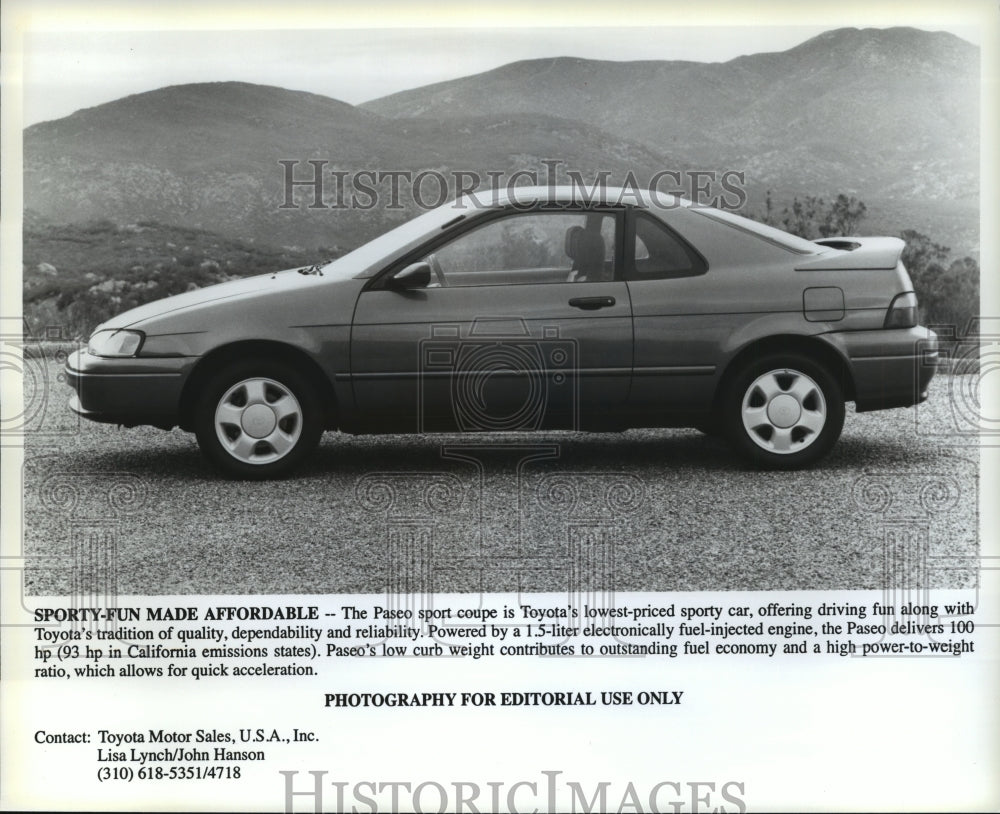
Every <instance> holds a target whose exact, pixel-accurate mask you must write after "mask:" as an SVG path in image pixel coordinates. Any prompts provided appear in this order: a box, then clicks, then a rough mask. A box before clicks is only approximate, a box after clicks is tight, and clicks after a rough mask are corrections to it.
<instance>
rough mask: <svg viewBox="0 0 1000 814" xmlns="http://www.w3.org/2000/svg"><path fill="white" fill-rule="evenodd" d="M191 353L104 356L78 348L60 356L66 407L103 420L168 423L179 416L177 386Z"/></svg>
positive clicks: (131, 424) (181, 383)
mask: <svg viewBox="0 0 1000 814" xmlns="http://www.w3.org/2000/svg"><path fill="white" fill-rule="evenodd" d="M193 362H194V359H191V358H189V357H170V358H156V359H143V358H128V359H105V358H101V357H97V356H92V355H90V354H89V353H87V351H85V350H81V351H77V352H76V353H74V354H72V355H71V356H70V357H69V359H68V360H67V361H66V369H65V373H66V382H67V384H69V386H70V387H71V388H73V390H74V391H75V392H74V395H73V396H72V397H71V398H70V400H69V408H70V409H71V410H72V411H73V412H74V413H76V414H77V415H79V416H82V417H83V418H86V419H89V420H90V421H98V422H102V423H106V424H122V425H124V426H126V427H135V426H139V425H141V424H149V425H152V426H154V427H161V428H163V429H170V428H171V427H174V426H176V425H177V423H178V420H179V405H180V398H181V391H182V390H183V388H184V382H185V381H186V380H187V375H188V372H189V371H190V367H191V365H192V363H193Z"/></svg>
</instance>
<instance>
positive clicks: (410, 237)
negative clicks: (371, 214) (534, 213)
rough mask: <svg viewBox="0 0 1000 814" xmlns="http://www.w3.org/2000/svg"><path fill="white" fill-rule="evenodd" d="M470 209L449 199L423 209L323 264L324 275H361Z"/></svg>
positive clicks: (344, 276)
mask: <svg viewBox="0 0 1000 814" xmlns="http://www.w3.org/2000/svg"><path fill="white" fill-rule="evenodd" d="M470 211H471V207H470V206H469V205H468V203H466V204H464V205H463V204H461V203H460V202H458V201H452V202H450V203H448V204H445V205H444V206H441V207H438V208H437V209H432V210H431V211H430V212H425V213H424V214H423V215H420V216H419V217H416V218H413V219H412V220H408V221H406V222H405V223H401V224H400V225H399V226H397V227H395V228H394V229H390V230H389V231H388V232H385V233H384V234H382V235H379V236H378V237H377V238H375V239H374V240H371V241H369V242H368V243H365V244H364V245H362V246H359V247H358V248H356V249H355V250H354V251H352V252H348V253H347V254H345V255H344V256H343V257H338V258H337V259H336V260H334V261H333V262H332V263H330V264H329V265H327V266H324V267H323V275H324V276H329V275H333V276H336V277H341V278H343V279H346V278H349V277H358V276H361V275H362V274H363V273H364V272H367V271H369V270H371V268H372V266H374V265H381V264H382V261H383V260H386V259H387V258H390V257H391V255H393V254H395V253H396V252H397V251H399V250H401V249H404V248H406V247H407V246H409V245H410V244H411V243H413V242H415V241H417V240H419V239H420V238H422V237H424V236H425V235H427V234H428V233H430V232H433V231H434V229H435V227H438V228H440V227H441V226H443V225H444V224H446V223H447V222H448V221H450V220H454V219H455V218H457V217H460V216H462V215H466V214H468V213H469V212H470Z"/></svg>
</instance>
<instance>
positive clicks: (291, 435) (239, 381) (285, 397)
mask: <svg viewBox="0 0 1000 814" xmlns="http://www.w3.org/2000/svg"><path fill="white" fill-rule="evenodd" d="M320 416H321V410H320V404H319V400H318V398H317V396H316V393H315V390H314V389H313V387H311V386H310V384H309V382H308V381H307V380H306V379H305V378H304V377H303V376H302V375H301V374H300V373H299V372H298V371H297V370H295V369H293V368H290V367H288V366H286V365H283V364H281V363H280V362H277V361H270V360H247V361H245V362H237V363H235V364H232V365H229V366H228V367H226V368H224V369H223V370H221V371H219V373H218V374H217V375H214V376H212V377H211V380H210V383H209V384H208V385H207V386H206V387H205V388H204V389H203V391H202V393H201V396H200V398H199V399H198V403H197V406H196V408H195V435H196V436H197V438H198V445H199V446H200V447H201V449H202V451H203V452H204V453H205V455H206V456H207V457H208V459H209V460H210V461H212V463H213V464H215V465H216V466H217V467H218V468H219V469H221V470H222V471H223V472H225V473H226V474H227V475H230V476H233V477H238V478H248V479H264V478H273V477H277V476H279V475H283V474H285V473H287V472H289V471H290V470H292V469H293V468H294V467H296V466H297V465H298V464H299V463H300V462H301V461H302V459H303V458H304V457H305V456H306V455H308V454H309V453H310V452H311V451H312V450H313V449H314V448H315V446H316V444H317V443H318V442H319V438H320V435H321V434H322V423H321V418H320Z"/></svg>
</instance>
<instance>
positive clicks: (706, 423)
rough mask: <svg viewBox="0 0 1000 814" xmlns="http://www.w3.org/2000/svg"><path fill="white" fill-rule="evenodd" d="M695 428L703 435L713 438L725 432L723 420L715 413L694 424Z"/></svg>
mask: <svg viewBox="0 0 1000 814" xmlns="http://www.w3.org/2000/svg"><path fill="white" fill-rule="evenodd" d="M694 428H695V429H696V430H698V432H700V433H701V434H702V435H708V436H710V437H713V438H714V437H717V436H719V435H722V434H723V431H722V422H721V421H720V420H719V416H717V415H716V414H715V413H711V414H709V415H708V416H707V417H706V418H704V419H702V420H701V421H699V422H698V423H697V424H695V425H694Z"/></svg>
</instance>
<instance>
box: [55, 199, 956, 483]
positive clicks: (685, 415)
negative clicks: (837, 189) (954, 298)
mask: <svg viewBox="0 0 1000 814" xmlns="http://www.w3.org/2000/svg"><path fill="white" fill-rule="evenodd" d="M903 248H904V244H903V242H902V241H901V240H899V239H897V238H892V237H838V238H830V239H824V240H817V241H808V240H804V239H801V238H798V237H795V236H793V235H790V234H787V233H785V232H782V231H780V230H778V229H774V228H771V227H769V226H765V225H763V224H760V223H756V222H754V221H751V220H747V219H745V218H742V217H739V216H737V215H734V214H732V213H729V212H725V211H721V210H717V209H713V208H709V207H705V206H700V205H695V204H692V203H691V202H689V201H687V200H684V199H680V198H673V197H669V196H661V195H655V194H646V193H638V192H636V191H635V190H633V189H612V188H606V189H603V190H587V189H579V188H576V187H546V188H520V189H514V190H509V191H495V192H481V193H475V194H473V195H467V196H463V197H460V198H458V199H456V200H455V201H453V202H451V203H449V204H446V205H444V206H442V207H440V208H438V209H434V210H432V211H429V212H427V213H425V214H423V215H421V216H419V217H417V218H415V219H414V220H411V221H409V222H407V223H404V224H403V225H401V226H399V227H397V228H395V229H393V230H392V231H390V232H388V233H386V234H384V235H382V236H381V237H378V238H376V239H375V240H373V241H371V242H370V243H367V244H366V245H364V246H361V247H360V248H358V249H356V250H355V251H353V252H351V253H349V254H347V255H345V256H343V257H340V258H339V259H337V260H334V261H332V262H330V263H327V264H325V265H316V266H311V267H308V268H299V269H290V270H287V271H280V272H276V273H273V274H265V275H261V276H255V277H249V278H244V279H237V280H232V281H230V282H225V283H221V284H219V285H215V286H211V287H207V288H203V289H200V290H196V291H191V292H188V293H185V294H181V295H179V296H175V297H169V298H167V299H164V300H160V301H157V302H153V303H149V304H146V305H143V306H141V307H139V308H135V309H133V310H130V311H126V312H125V313H122V314H119V315H117V316H115V317H114V318H112V319H110V320H108V321H107V322H105V323H104V324H103V325H100V326H99V327H98V328H97V329H96V330H95V331H94V333H93V335H92V336H91V337H90V341H89V343H88V346H87V348H86V350H81V351H79V352H77V353H75V354H73V355H72V356H71V357H70V359H69V360H68V362H67V366H66V373H67V377H68V381H69V384H70V385H71V386H72V388H73V390H74V391H75V393H74V394H73V396H72V398H71V400H70V407H71V409H73V410H74V411H76V412H77V413H78V414H80V415H81V416H84V417H85V418H88V419H92V420H94V421H103V422H112V423H116V424H122V425H125V426H130V427H131V426H137V425H152V426H154V427H160V428H163V429H170V428H172V427H175V426H179V427H181V428H182V429H184V430H187V431H191V432H194V433H195V435H196V436H197V439H198V444H199V445H200V447H201V449H202V450H203V452H204V454H205V455H206V456H207V457H208V458H209V459H210V460H211V461H212V462H213V463H214V464H215V465H216V466H217V467H219V468H220V469H221V470H222V471H223V472H224V473H226V474H228V475H231V476H234V477H240V478H267V477H273V476H277V475H281V474H285V473H287V472H289V471H290V470H292V469H293V468H294V467H296V466H297V465H298V464H299V463H300V462H301V461H302V460H303V458H305V456H306V455H307V454H309V452H310V451H311V450H312V449H313V448H314V447H315V446H316V445H317V443H318V441H319V438H320V435H321V434H322V433H323V431H325V430H340V431H341V432H347V433H422V432H482V431H487V432H502V431H516V432H526V431H532V430H542V431H557V430H574V431H601V432H608V431H620V430H624V429H628V428H634V427H695V428H698V429H701V430H702V431H704V432H709V433H717V434H719V435H722V436H724V437H726V438H727V439H728V440H729V441H730V443H731V444H732V446H733V447H734V448H735V449H736V450H737V451H738V452H740V453H742V454H743V455H744V456H746V457H747V458H749V459H750V460H751V461H752V462H754V463H755V464H756V465H759V466H763V467H768V468H779V469H794V468H799V467H802V466H806V465H809V464H812V463H814V462H815V461H817V460H819V459H820V458H821V457H822V456H824V455H825V454H826V453H827V452H828V451H829V450H830V448H831V447H832V446H833V444H834V443H835V442H836V440H837V438H838V437H839V435H840V432H841V429H842V427H843V423H844V414H845V402H846V401H854V402H855V404H856V408H857V410H858V411H859V412H860V411H865V410H881V409H886V408H893V407H907V406H910V405H913V404H917V403H918V402H921V401H923V400H924V399H925V398H926V397H927V386H928V383H929V381H930V380H931V378H932V377H933V375H934V372H935V369H936V365H937V355H938V354H937V340H936V337H935V336H934V334H933V332H931V331H929V330H927V329H926V328H923V327H921V326H919V325H918V315H917V298H916V295H915V294H914V291H913V285H912V283H911V282H910V278H909V276H908V274H907V273H906V269H905V268H904V267H903V264H902V262H901V261H900V254H901V252H902V250H903Z"/></svg>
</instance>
